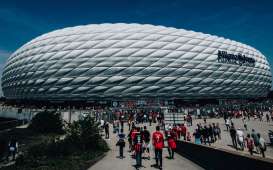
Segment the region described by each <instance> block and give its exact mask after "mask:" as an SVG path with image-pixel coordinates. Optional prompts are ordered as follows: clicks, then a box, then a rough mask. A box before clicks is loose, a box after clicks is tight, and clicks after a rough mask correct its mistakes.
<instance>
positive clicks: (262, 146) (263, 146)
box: [257, 133, 266, 158]
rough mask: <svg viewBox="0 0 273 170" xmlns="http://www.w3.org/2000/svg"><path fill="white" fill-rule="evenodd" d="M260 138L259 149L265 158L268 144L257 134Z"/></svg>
mask: <svg viewBox="0 0 273 170" xmlns="http://www.w3.org/2000/svg"><path fill="white" fill-rule="evenodd" d="M257 136H258V138H259V149H260V151H261V154H262V156H263V158H265V153H264V152H265V151H266V143H265V140H264V138H262V137H261V135H260V133H258V134H257Z"/></svg>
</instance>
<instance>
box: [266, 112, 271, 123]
mask: <svg viewBox="0 0 273 170" xmlns="http://www.w3.org/2000/svg"><path fill="white" fill-rule="evenodd" d="M265 117H266V121H267V122H270V118H269V114H268V113H267V114H266V115H265Z"/></svg>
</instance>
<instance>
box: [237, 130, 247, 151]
mask: <svg viewBox="0 0 273 170" xmlns="http://www.w3.org/2000/svg"><path fill="white" fill-rule="evenodd" d="M236 136H237V142H238V145H239V147H240V149H241V150H242V151H243V150H244V147H245V146H244V132H243V131H242V130H241V129H240V128H238V129H237V131H236Z"/></svg>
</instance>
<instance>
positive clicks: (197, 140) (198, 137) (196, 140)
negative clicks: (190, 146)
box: [193, 129, 201, 144]
mask: <svg viewBox="0 0 273 170" xmlns="http://www.w3.org/2000/svg"><path fill="white" fill-rule="evenodd" d="M193 136H194V143H195V144H201V133H200V130H199V129H195V132H194V133H193Z"/></svg>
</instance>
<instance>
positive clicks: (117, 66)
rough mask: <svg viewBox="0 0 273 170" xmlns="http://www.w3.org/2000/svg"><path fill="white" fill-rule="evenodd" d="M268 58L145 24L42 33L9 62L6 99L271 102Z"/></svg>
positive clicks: (234, 45)
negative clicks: (263, 99)
mask: <svg viewBox="0 0 273 170" xmlns="http://www.w3.org/2000/svg"><path fill="white" fill-rule="evenodd" d="M271 81H272V76H271V72H270V66H269V63H268V61H267V59H266V57H265V56H264V55H263V54H262V53H261V52H259V51H258V50H256V49H254V48H253V47H250V46H248V45H245V44H242V43H239V42H236V41H232V40H229V39H225V38H222V37H217V36H213V35H209V34H204V33H200V32H194V31H187V30H184V29H176V28H170V27H164V26H153V25H146V24H144V25H142V24H123V23H119V24H91V25H85V26H76V27H69V28H64V29H60V30H56V31H53V32H50V33H47V34H44V35H41V36H39V37H37V38H35V39H33V40H31V41H30V42H28V43H26V44H25V45H23V46H22V47H21V48H19V49H18V50H17V51H15V52H14V53H13V54H12V55H11V56H10V57H9V59H8V61H7V63H6V65H5V67H4V70H3V74H2V90H3V93H4V96H5V97H6V98H7V99H20V100H21V99H23V100H24V99H33V100H97V99H98V100H102V99H107V100H124V99H140V98H141V99H142V98H161V99H206V98H213V99H247V98H257V97H262V96H266V95H267V93H268V92H269V90H270V88H271Z"/></svg>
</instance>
